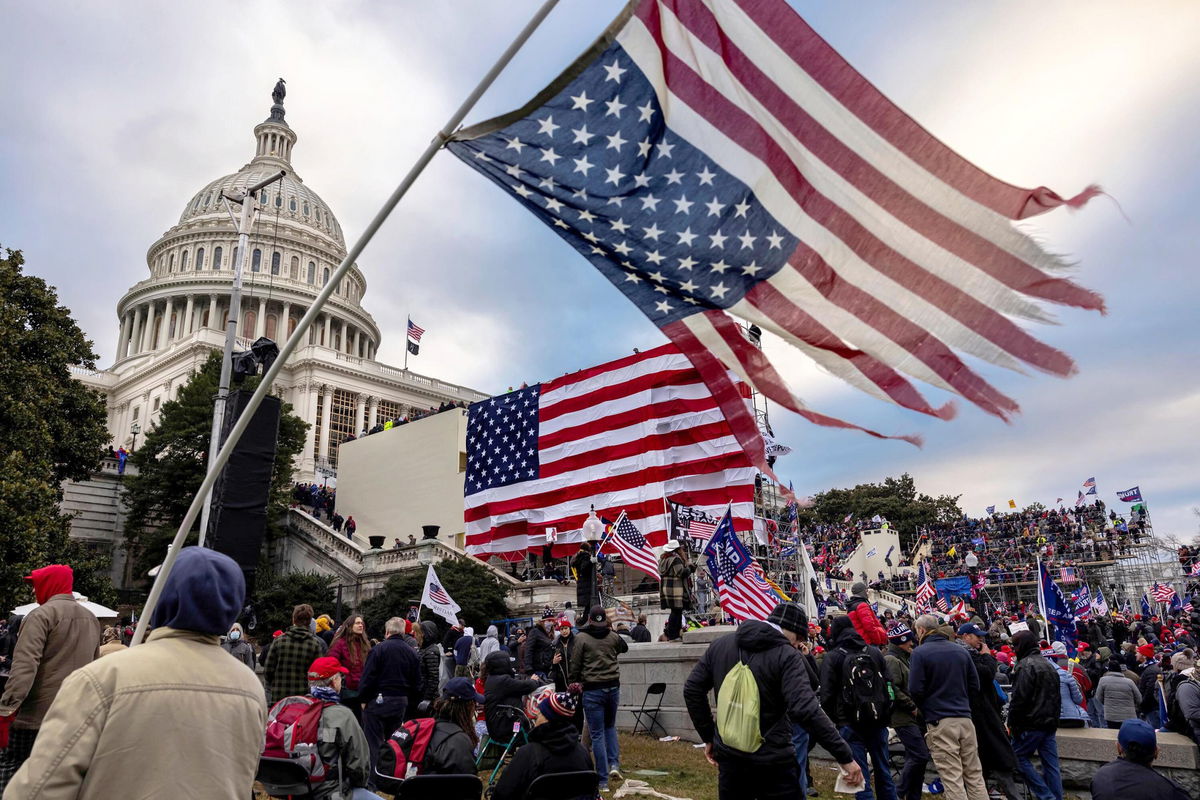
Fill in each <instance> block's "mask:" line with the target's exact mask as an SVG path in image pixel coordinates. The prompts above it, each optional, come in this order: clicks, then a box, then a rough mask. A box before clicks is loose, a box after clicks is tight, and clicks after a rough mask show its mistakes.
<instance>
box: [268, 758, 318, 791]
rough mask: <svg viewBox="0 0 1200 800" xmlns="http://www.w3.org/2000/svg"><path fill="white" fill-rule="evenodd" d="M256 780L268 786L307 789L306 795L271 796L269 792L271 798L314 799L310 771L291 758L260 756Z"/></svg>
mask: <svg viewBox="0 0 1200 800" xmlns="http://www.w3.org/2000/svg"><path fill="white" fill-rule="evenodd" d="M254 779H255V780H257V781H258V782H259V783H261V784H263V787H264V788H265V787H267V786H288V787H295V786H303V787H305V793H304V794H296V793H294V792H288V793H284V794H271V793H270V792H269V791H268V792H267V796H269V797H312V796H313V790H312V785H311V784H310V783H309V782H308V770H306V769H305V768H304V766H303V765H301V764H300V763H299V762H296V761H293V760H291V759H290V758H270V757H268V756H259V759H258V770H257V771H256V772H255V773H254Z"/></svg>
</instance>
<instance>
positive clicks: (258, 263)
mask: <svg viewBox="0 0 1200 800" xmlns="http://www.w3.org/2000/svg"><path fill="white" fill-rule="evenodd" d="M280 88H281V87H277V93H278V96H276V97H275V103H274V105H272V106H271V112H270V116H269V117H268V118H267V119H266V120H264V121H262V122H260V123H259V124H258V125H256V126H255V127H254V141H255V151H254V157H253V158H252V159H251V160H250V162H249V163H248V164H246V165H245V166H243V167H242V168H241V169H239V170H238V171H237V172H234V173H232V174H229V175H225V176H223V177H220V178H217V179H216V180H214V181H212V182H210V183H209V184H208V185H206V186H205V187H204V188H203V189H201V190H200V191H199V192H197V193H196V194H194V195H192V197H191V199H190V200H189V201H188V203H187V205H186V206H184V209H183V213H182V214H180V215H179V222H178V223H177V224H176V225H175V226H174V227H172V228H171V229H170V230H168V231H167V232H166V233H164V234H163V235H162V236H161V237H160V238H159V239H158V241H156V242H155V243H154V244H153V245H151V246H150V249H149V251H148V252H147V254H146V263H147V266H148V267H149V270H150V277H149V278H147V279H146V280H143V281H140V282H139V283H137V284H135V285H134V286H133V287H132V288H130V290H129V291H128V292H127V293H126V294H125V296H124V297H123V298H121V301H120V302H119V303H118V305H117V314H118V316H119V317H120V319H121V339H120V344H119V348H118V354H117V357H118V361H121V360H124V359H131V358H134V357H137V356H143V355H147V354H149V353H153V352H157V351H161V350H162V349H164V348H168V347H171V346H172V345H173V344H174V343H176V342H180V341H182V340H184V339H186V338H187V337H189V336H190V335H192V334H194V333H195V332H197V331H203V330H214V331H221V330H223V329H224V328H225V326H226V324H227V321H228V318H229V297H230V291H231V287H232V283H233V270H234V268H235V265H236V263H237V256H238V252H237V250H238V232H237V228H236V225H235V223H234V222H233V220H232V219H231V218H230V214H229V211H228V210H227V209H226V200H228V201H229V206H230V208H231V209H232V210H233V211H234V214H235V215H236V214H237V212H238V211H239V210H240V203H239V202H235V200H240V198H241V196H242V195H243V194H244V192H245V190H246V189H247V188H248V187H250V186H252V185H255V184H258V183H260V182H261V181H263V180H264V179H266V178H269V177H271V176H272V175H275V174H277V173H278V172H280V171H281V170H282V171H283V172H284V173H285V174H284V176H283V178H282V179H280V180H278V181H276V182H274V183H272V184H270V185H268V186H266V187H265V188H263V189H261V190H259V192H258V194H257V196H256V197H254V198H252V199H251V202H253V203H255V206H256V210H257V212H258V213H256V214H255V216H254V220H255V221H254V224H253V225H252V227H251V230H250V235H249V246H248V247H247V251H248V252H247V257H246V259H245V262H244V267H243V272H242V281H243V293H242V294H243V302H242V309H241V315H240V317H241V319H240V320H239V324H238V329H237V333H238V336H239V337H240V338H242V339H244V340H249V341H253V340H254V339H256V338H258V337H260V336H266V337H268V338H270V339H274V340H275V341H277V342H282V341H283V340H284V339H285V338H287V336H288V335H289V334H290V333H291V332H292V330H293V329H294V328H295V326H296V323H297V322H299V320H300V317H302V316H303V315H304V313H305V311H307V309H308V307H309V306H310V305H311V304H312V301H313V300H314V299H315V298H316V295H317V293H318V292H320V291H321V288H322V287H323V286H324V285H325V284H326V283H327V282H328V281H329V279H330V276H331V275H332V274H333V272H334V271H336V269H337V266H338V264H340V263H341V261H342V260H343V259H344V258H345V257H346V242H345V238H344V236H343V235H342V227H341V225H339V224H338V221H337V217H336V216H335V215H334V213H333V211H332V210H331V209H330V208H329V206H328V205H327V204H326V203H325V201H324V200H322V199H321V198H320V196H318V195H317V193H316V192H314V191H313V190H312V189H310V188H309V187H308V186H307V185H305V183H304V181H303V179H302V178H301V177H300V176H299V175H298V174H297V173H296V170H295V169H294V168H293V166H292V148H293V147H294V146H295V144H296V140H297V136H296V133H295V131H293V130H292V129H291V127H290V126H289V125H288V124H287V120H286V118H285V112H284V108H283V93H282V92H281V91H280ZM230 198H233V199H230ZM366 289H367V283H366V279H365V278H364V277H363V275H362V272H361V271H359V269H358V266H357V265H354V266H353V267H351V269H350V272H349V273H348V274H347V275H346V277H345V278H344V279H343V280H342V281H341V282H340V283H339V285H338V286H337V287H336V288H335V289H334V294H333V296H332V297H331V298H330V300H329V302H328V303H327V304H326V305H325V308H324V309H323V311H324V315H323V318H322V319H319V320H318V322H317V323H316V324H315V325H313V326H312V328H311V329H310V332H309V338H308V342H307V344H309V345H313V346H317V347H323V348H328V349H331V350H334V351H336V352H337V353H340V354H343V355H344V356H350V357H353V358H361V359H374V357H375V352H376V350H377V349H378V347H379V339H380V334H379V327H378V326H377V325H376V324H375V320H374V319H373V318H372V317H371V315H370V314H369V313H367V311H366V310H365V309H364V308H363V307H362V298H363V295H364V294H365V293H366Z"/></svg>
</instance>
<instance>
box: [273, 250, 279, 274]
mask: <svg viewBox="0 0 1200 800" xmlns="http://www.w3.org/2000/svg"><path fill="white" fill-rule="evenodd" d="M280 259H281V256H280V255H279V253H272V254H271V274H272V275H278V274H279V261H280Z"/></svg>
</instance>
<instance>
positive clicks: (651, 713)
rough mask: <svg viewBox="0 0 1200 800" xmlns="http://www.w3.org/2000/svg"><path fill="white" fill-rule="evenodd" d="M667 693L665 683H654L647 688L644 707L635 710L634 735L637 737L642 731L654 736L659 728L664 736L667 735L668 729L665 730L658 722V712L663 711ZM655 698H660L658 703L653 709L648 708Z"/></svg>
mask: <svg viewBox="0 0 1200 800" xmlns="http://www.w3.org/2000/svg"><path fill="white" fill-rule="evenodd" d="M666 692H667V685H666V684H665V683H652V684H650V685H649V686H647V687H646V694H645V696H644V697H643V698H642V707H641V708H635V709H633V716H634V723H633V733H634V734H635V735H636V734H637V733H638V731H639V729H640V730H644V731H645V732H646V733H647V734H649V735H651V736H653V735H654V729H655V728H658V729H659V730H660V731H662V735H663V736H666V735H667V729H666V728H664V727H663V725H662V723H661V722H659V721H658V712H659V711H660V710H662V701H663V695H664V694H666ZM653 696H657V697H658V702H657V703H655V704H654V706H653V708H647V707H646V704H647V703H648V702H649V701H650V698H651V697H653ZM646 719H649V720H650V723H649V724H648V725H647V724H646Z"/></svg>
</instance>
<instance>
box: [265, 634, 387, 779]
mask: <svg viewBox="0 0 1200 800" xmlns="http://www.w3.org/2000/svg"><path fill="white" fill-rule="evenodd" d="M348 672H349V670H347V669H346V668H345V667H343V666H342V665H341V663H339V662H338V660H337V659H336V658H331V657H329V656H321V657H320V658H318V659H316V660H315V661H313V662H312V664H311V665H310V666H309V668H308V673H307V677H308V694H306V695H303V696H293V697H285V698H283V699H282V700H280V701H279V702H277V703H276V704H275V705H274V706H273V707H272V708H271V713H270V714H268V715H267V731H266V746H265V747H264V749H263V757H264V758H274V759H289V760H292V761H296V762H298V763H300V764H302V765H303V766H304V767H305V769H307V770H308V776H309V777H308V781H307V782H306V783H300V784H286V785H285V784H272V783H268V782H266V781H263V787H264V788H265V789H266V790H267V792H268V793H269V794H271V795H272V796H278V795H304V796H311V797H313V798H315V800H343V798H345V800H382V798H380V797H379V795H377V794H375V793H373V792H371V791H370V790H369V789H367V788H366V786H367V783H368V779H369V777H370V769H371V759H370V751H369V750H368V749H367V737H366V735H365V734H364V733H363V731H362V728H360V727H359V725H358V721H357V720H355V718H354V712H352V711H351V710H350V709H349V708H347V707H346V706H344V705H342V702H341V690H342V681H343V680H344V679H345V678H344V676H345V675H346V674H347V673H348ZM310 788H311V791H312V794H311V795H308V794H307V792H309V790H310Z"/></svg>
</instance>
